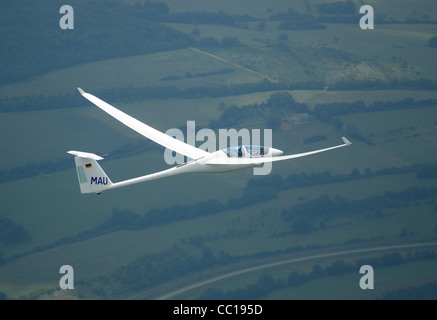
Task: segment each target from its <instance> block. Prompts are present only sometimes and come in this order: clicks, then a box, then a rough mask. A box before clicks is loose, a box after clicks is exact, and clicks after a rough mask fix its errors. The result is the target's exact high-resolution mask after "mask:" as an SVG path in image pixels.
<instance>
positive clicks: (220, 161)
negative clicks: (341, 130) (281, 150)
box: [207, 137, 352, 165]
mask: <svg viewBox="0 0 437 320" xmlns="http://www.w3.org/2000/svg"><path fill="white" fill-rule="evenodd" d="M341 139H342V140H343V142H344V143H343V144H340V145H338V146H334V147H329V148H324V149H319V150H314V151H309V152H303V153H297V154H291V155H287V156H279V157H262V158H215V159H212V160H211V161H208V163H207V164H253V165H258V164H263V163H265V162H274V161H282V160H288V159H295V158H300V157H306V156H309V155H312V154H316V153H320V152H325V151H329V150H333V149H337V148H342V147H348V146H350V145H351V144H352V142H350V141H349V140H348V139H346V138H345V137H342V138H341Z"/></svg>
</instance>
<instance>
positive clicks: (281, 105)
mask: <svg viewBox="0 0 437 320" xmlns="http://www.w3.org/2000/svg"><path fill="white" fill-rule="evenodd" d="M304 112H309V109H308V106H307V105H306V104H305V103H300V102H297V101H296V100H294V97H293V96H292V95H291V94H290V93H288V92H277V93H272V94H271V95H270V97H269V98H268V99H267V101H265V102H262V103H254V104H249V105H244V106H241V107H237V106H231V107H228V108H226V109H224V110H223V112H222V113H221V114H220V116H219V118H218V120H215V119H213V120H210V122H209V127H210V128H213V129H215V128H223V127H225V128H226V127H232V126H235V125H236V124H238V122H240V121H242V120H247V119H251V118H255V117H262V118H266V119H268V118H270V117H272V116H275V117H278V116H280V115H283V114H285V113H304ZM272 123H273V124H274V125H275V124H276V125H277V126H278V127H279V125H280V124H281V123H280V122H278V121H276V122H272ZM272 123H271V124H272ZM274 129H275V128H274Z"/></svg>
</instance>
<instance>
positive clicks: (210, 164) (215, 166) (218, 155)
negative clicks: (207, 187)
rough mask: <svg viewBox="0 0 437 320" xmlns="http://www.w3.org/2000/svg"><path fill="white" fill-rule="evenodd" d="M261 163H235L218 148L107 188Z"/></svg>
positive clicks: (235, 169)
mask: <svg viewBox="0 0 437 320" xmlns="http://www.w3.org/2000/svg"><path fill="white" fill-rule="evenodd" d="M270 149H272V151H273V152H272V153H274V154H281V153H282V151H280V150H278V149H274V148H270ZM271 156H272V155H271V154H267V155H265V156H264V157H271ZM262 163H263V162H260V163H246V164H240V163H233V162H232V158H229V157H228V156H227V155H226V153H225V152H224V151H223V150H218V151H215V152H213V153H210V154H209V155H206V156H204V157H202V158H199V159H194V160H191V161H188V162H186V163H183V164H180V165H178V166H176V167H172V168H170V169H167V170H163V171H159V172H155V173H151V174H148V175H145V176H142V177H137V178H133V179H129V180H125V181H121V182H116V183H112V184H111V185H110V186H108V187H107V188H105V189H106V190H110V189H115V188H120V187H124V186H128V185H132V184H137V183H143V182H148V181H153V180H158V179H163V178H168V177H172V176H177V175H181V174H187V173H220V172H231V171H237V170H243V169H248V168H253V167H255V166H258V165H261V164H262Z"/></svg>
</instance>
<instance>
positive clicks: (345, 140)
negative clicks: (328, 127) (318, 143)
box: [341, 137, 352, 146]
mask: <svg viewBox="0 0 437 320" xmlns="http://www.w3.org/2000/svg"><path fill="white" fill-rule="evenodd" d="M341 138H342V139H343V142H344V143H345V145H347V146H350V145H351V144H352V142H350V141H349V140H348V139H346V138H345V137H341Z"/></svg>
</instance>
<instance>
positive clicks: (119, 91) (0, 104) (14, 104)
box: [0, 71, 320, 112]
mask: <svg viewBox="0 0 437 320" xmlns="http://www.w3.org/2000/svg"><path fill="white" fill-rule="evenodd" d="M226 72H228V71H226ZM188 76H189V75H188ZM199 76H201V75H199ZM163 80H171V78H170V79H169V78H167V79H163ZM293 89H295V90H299V89H307V90H315V89H320V85H317V86H315V85H314V83H311V82H301V83H293V84H285V83H280V82H271V81H268V80H266V79H264V80H262V81H260V82H254V83H243V84H230V85H223V86H217V87H210V86H200V87H191V88H187V89H179V88H178V87H176V86H150V87H139V88H135V87H133V86H128V87H122V88H111V89H102V90H96V91H93V94H95V95H96V96H98V97H100V98H102V99H103V100H106V101H111V102H114V101H124V102H128V101H136V100H149V99H161V98H164V99H167V98H187V99H193V98H203V97H215V98H216V97H225V96H233V95H241V94H247V93H253V92H263V91H274V90H293ZM87 105H88V103H87V101H86V100H85V99H83V98H81V97H80V95H79V94H77V93H75V92H73V93H66V94H63V95H59V96H44V95H31V96H28V95H25V96H20V97H8V98H4V99H2V100H0V112H21V111H34V110H48V109H61V108H72V107H80V106H87Z"/></svg>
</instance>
